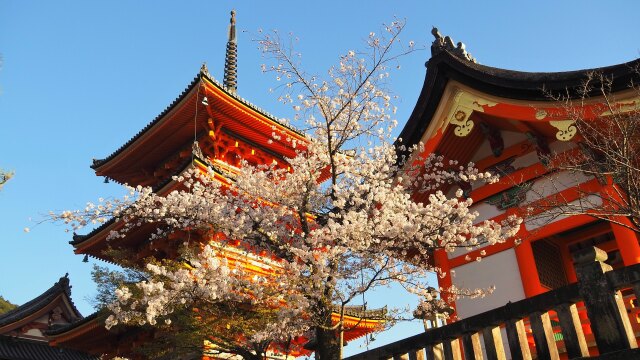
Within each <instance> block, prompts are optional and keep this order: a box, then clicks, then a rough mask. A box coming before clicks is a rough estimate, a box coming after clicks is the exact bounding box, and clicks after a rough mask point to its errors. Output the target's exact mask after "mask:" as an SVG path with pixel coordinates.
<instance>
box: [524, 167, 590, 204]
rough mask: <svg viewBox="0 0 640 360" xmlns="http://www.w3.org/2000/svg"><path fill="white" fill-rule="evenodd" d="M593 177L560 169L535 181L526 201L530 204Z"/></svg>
mask: <svg viewBox="0 0 640 360" xmlns="http://www.w3.org/2000/svg"><path fill="white" fill-rule="evenodd" d="M591 179H593V177H592V176H587V175H585V174H584V173H580V172H571V171H560V172H558V173H555V174H551V175H549V176H544V177H542V178H540V179H538V180H536V181H535V182H534V183H533V186H532V187H531V190H529V191H528V192H527V195H526V199H525V201H524V203H525V204H528V203H530V202H532V201H536V200H540V199H542V198H545V197H547V196H549V195H552V194H556V193H559V192H561V191H562V190H566V189H568V188H570V187H574V186H576V185H578V184H582V183H583V182H585V181H588V180H591Z"/></svg>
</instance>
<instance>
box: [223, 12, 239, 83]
mask: <svg viewBox="0 0 640 360" xmlns="http://www.w3.org/2000/svg"><path fill="white" fill-rule="evenodd" d="M237 61H238V42H237V40H236V11H235V10H231V24H230V25H229V40H228V41H227V54H226V56H225V59H224V81H223V84H224V86H225V87H226V88H227V90H229V91H230V92H233V93H235V92H236V90H237V88H238V76H237Z"/></svg>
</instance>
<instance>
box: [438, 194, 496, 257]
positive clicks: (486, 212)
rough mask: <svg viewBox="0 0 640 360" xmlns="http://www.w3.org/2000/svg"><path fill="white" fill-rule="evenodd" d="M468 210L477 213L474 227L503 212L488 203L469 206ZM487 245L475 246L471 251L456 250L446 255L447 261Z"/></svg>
mask: <svg viewBox="0 0 640 360" xmlns="http://www.w3.org/2000/svg"><path fill="white" fill-rule="evenodd" d="M470 210H472V211H477V212H478V217H477V218H476V219H475V220H474V222H473V223H474V225H475V224H479V223H481V222H483V221H485V220H488V219H491V218H493V217H496V216H498V215H501V214H504V210H500V209H498V208H497V207H496V206H493V205H491V204H489V203H486V202H480V203H477V204H474V205H472V206H471V208H470ZM487 245H488V244H484V245H481V246H475V247H473V248H472V249H471V250H467V249H464V248H458V249H456V250H455V251H453V252H450V253H447V256H448V257H449V259H453V258H455V257H458V256H461V255H464V254H466V253H468V252H470V251H473V250H477V249H480V248H483V247H485V246H487Z"/></svg>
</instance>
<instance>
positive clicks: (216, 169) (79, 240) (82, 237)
mask: <svg viewBox="0 0 640 360" xmlns="http://www.w3.org/2000/svg"><path fill="white" fill-rule="evenodd" d="M193 160H198V161H200V162H202V163H203V164H205V163H206V161H205V160H203V159H200V158H199V157H197V156H194V158H193V159H187V160H186V161H185V162H184V163H183V164H182V165H181V166H179V167H178V170H177V171H176V172H175V173H174V174H173V175H172V176H169V177H167V178H166V179H165V180H164V181H162V182H160V183H159V184H158V185H156V186H154V188H153V192H157V191H158V190H160V189H162V188H163V187H165V186H167V185H168V184H169V183H170V182H171V181H173V176H179V175H180V174H181V173H182V172H183V171H185V170H186V169H187V167H188V166H189V165H190V164H191V163H192V162H193ZM208 166H209V168H210V169H211V170H213V171H214V172H216V173H218V174H223V170H221V169H220V168H219V167H217V166H215V165H211V164H209V165H208ZM115 222H116V218H111V219H109V220H107V221H106V222H104V223H103V224H102V225H100V226H98V227H97V228H95V229H93V230H91V231H90V232H89V233H87V234H85V235H80V234H75V233H74V235H73V238H72V240H71V241H69V244H71V245H73V246H76V245H79V244H81V243H83V242H84V241H86V240H88V239H90V238H92V237H93V236H95V235H96V234H98V233H99V232H101V231H102V230H104V229H106V228H107V227H109V226H110V225H112V224H114V223H115ZM103 260H104V259H103Z"/></svg>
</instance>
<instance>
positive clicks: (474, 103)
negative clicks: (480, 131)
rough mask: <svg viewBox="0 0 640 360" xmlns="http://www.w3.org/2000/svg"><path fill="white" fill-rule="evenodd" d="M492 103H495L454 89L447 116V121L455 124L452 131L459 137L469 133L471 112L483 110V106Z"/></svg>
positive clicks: (471, 128)
mask: <svg viewBox="0 0 640 360" xmlns="http://www.w3.org/2000/svg"><path fill="white" fill-rule="evenodd" d="M494 105H496V103H495V102H492V101H489V100H487V99H484V98H480V97H478V96H476V95H473V94H470V93H468V92H466V91H464V90H458V91H456V94H455V95H454V97H453V104H452V106H451V111H450V112H449V114H448V116H447V118H448V119H449V121H448V123H449V124H452V125H455V126H456V127H455V129H454V130H453V133H454V134H455V135H456V136H459V137H465V136H467V135H469V134H470V133H471V130H473V128H474V123H473V120H471V119H470V117H471V114H472V113H473V112H474V111H478V112H484V108H483V106H494Z"/></svg>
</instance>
